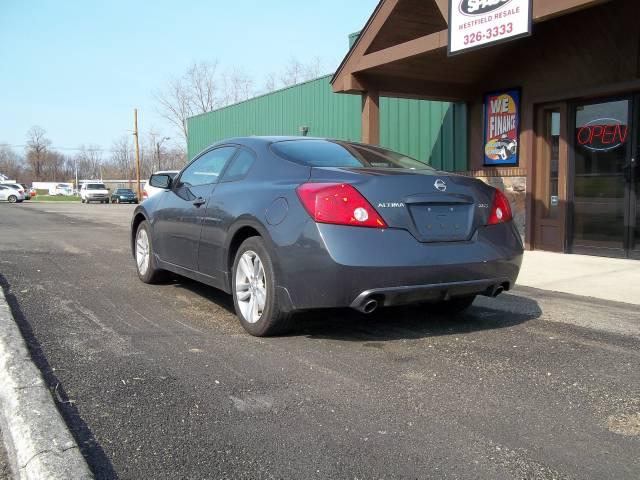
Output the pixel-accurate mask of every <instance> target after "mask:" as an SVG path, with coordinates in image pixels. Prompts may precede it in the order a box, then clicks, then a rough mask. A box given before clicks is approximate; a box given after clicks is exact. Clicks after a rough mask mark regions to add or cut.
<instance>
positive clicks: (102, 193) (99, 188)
mask: <svg viewBox="0 0 640 480" xmlns="http://www.w3.org/2000/svg"><path fill="white" fill-rule="evenodd" d="M80 201H81V202H82V203H91V202H100V203H109V189H108V188H107V186H106V185H105V184H104V183H102V182H86V183H83V184H82V186H81V187H80Z"/></svg>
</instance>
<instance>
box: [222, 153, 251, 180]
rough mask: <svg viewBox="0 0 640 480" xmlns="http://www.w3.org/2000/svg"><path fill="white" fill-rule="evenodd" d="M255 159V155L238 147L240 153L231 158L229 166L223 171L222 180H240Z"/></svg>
mask: <svg viewBox="0 0 640 480" xmlns="http://www.w3.org/2000/svg"><path fill="white" fill-rule="evenodd" d="M255 161H256V157H254V156H253V154H252V153H251V152H249V151H247V150H245V149H240V153H238V155H236V158H234V159H233V161H232V162H231V165H229V168H227V170H226V171H225V172H224V176H223V177H222V180H221V181H222V182H233V181H237V180H241V179H243V178H244V177H245V175H246V174H247V173H248V172H249V169H250V168H251V166H252V165H253V162H255Z"/></svg>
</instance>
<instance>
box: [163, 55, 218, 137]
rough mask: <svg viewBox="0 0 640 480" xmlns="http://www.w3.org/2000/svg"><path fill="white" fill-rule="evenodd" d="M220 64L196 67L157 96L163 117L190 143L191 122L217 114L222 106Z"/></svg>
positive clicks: (193, 65)
mask: <svg viewBox="0 0 640 480" xmlns="http://www.w3.org/2000/svg"><path fill="white" fill-rule="evenodd" d="M217 68H218V64H217V62H200V63H195V62H194V63H193V64H192V65H191V66H190V67H189V69H188V70H187V72H186V73H185V74H184V75H183V76H182V77H179V78H174V79H173V80H171V81H170V82H169V84H168V86H167V88H166V89H165V90H164V91H161V92H158V93H156V95H155V97H156V100H157V101H158V104H159V113H160V115H162V117H164V118H165V119H166V120H168V121H169V122H170V123H171V124H172V125H173V126H175V127H176V129H177V130H178V131H179V132H180V134H181V135H182V137H183V138H184V140H185V142H186V140H187V118H189V117H191V116H193V115H197V114H199V113H206V112H210V111H212V110H215V109H216V108H217V107H218V106H219V101H220V100H219V95H220V92H219V90H220V88H219V81H218V77H217V73H216V72H217Z"/></svg>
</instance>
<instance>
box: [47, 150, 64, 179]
mask: <svg viewBox="0 0 640 480" xmlns="http://www.w3.org/2000/svg"><path fill="white" fill-rule="evenodd" d="M65 164H66V157H65V156H64V155H63V154H62V153H60V152H56V151H46V152H44V160H43V162H42V164H41V169H40V175H41V178H42V180H48V181H52V182H59V181H62V180H68V179H67V178H66V169H65Z"/></svg>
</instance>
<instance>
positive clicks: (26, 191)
mask: <svg viewBox="0 0 640 480" xmlns="http://www.w3.org/2000/svg"><path fill="white" fill-rule="evenodd" d="M16 185H20V186H21V187H22V189H23V190H24V199H25V200H31V197H32V195H31V189H29V188H28V187H27V186H26V185H25V184H24V183H16Z"/></svg>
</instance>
